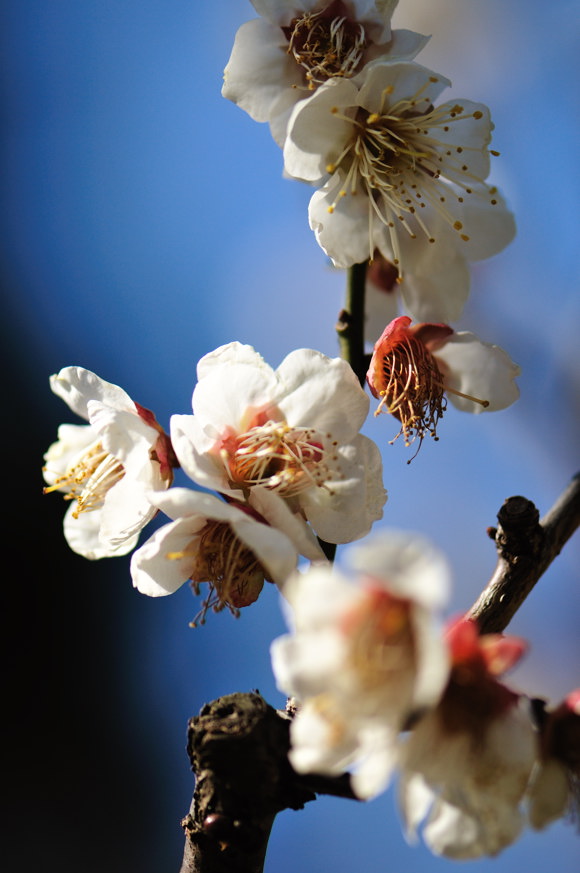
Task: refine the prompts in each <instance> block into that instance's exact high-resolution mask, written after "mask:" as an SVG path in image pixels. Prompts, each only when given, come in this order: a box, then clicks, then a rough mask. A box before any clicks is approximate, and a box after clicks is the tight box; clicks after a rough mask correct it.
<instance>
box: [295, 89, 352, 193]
mask: <svg viewBox="0 0 580 873" xmlns="http://www.w3.org/2000/svg"><path fill="white" fill-rule="evenodd" d="M356 100H357V88H356V86H355V85H354V84H353V83H352V82H351V81H349V80H348V79H339V78H335V79H329V80H328V82H326V83H325V84H324V85H321V86H320V87H319V88H317V90H316V91H315V92H314V94H313V95H312V97H309V98H308V99H307V100H302V101H300V103H298V104H297V106H296V107H295V109H294V111H293V112H292V115H291V116H290V120H289V122H288V131H287V136H286V142H285V143H284V167H285V169H286V172H287V173H288V174H289V175H290V176H293V177H294V178H296V179H303V180H305V181H309V182H315V181H318V180H320V179H322V178H323V177H324V176H325V175H326V174H327V172H328V170H327V167H328V165H329V164H333V163H334V162H335V161H336V160H337V159H338V158H339V157H340V154H341V152H342V149H343V147H344V145H345V143H347V142H348V140H349V139H350V138H351V136H352V131H353V125H352V121H351V120H346V119H345V118H344V117H343V113H344V112H345V111H346V109H347V108H348V107H351V106H353V105H356Z"/></svg>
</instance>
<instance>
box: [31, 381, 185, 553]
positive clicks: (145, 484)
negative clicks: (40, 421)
mask: <svg viewBox="0 0 580 873" xmlns="http://www.w3.org/2000/svg"><path fill="white" fill-rule="evenodd" d="M50 387H51V388H52V390H53V391H54V393H55V394H57V395H58V396H59V397H60V398H61V399H62V400H64V401H65V403H67V404H68V405H69V407H70V408H71V409H72V411H73V412H75V413H76V414H77V415H79V416H80V417H81V418H84V419H86V420H88V421H89V422H90V423H89V424H88V425H73V424H63V425H61V426H60V428H59V430H58V441H57V442H55V443H53V444H52V445H51V446H50V448H49V449H48V451H47V452H46V454H45V456H44V459H45V462H46V464H45V467H44V468H43V474H44V479H45V481H46V482H47V487H46V488H45V489H44V490H45V492H49V491H61V492H63V493H64V497H65V500H69V501H71V506H70V507H69V509H68V511H67V513H66V515H65V519H64V535H65V537H66V540H67V542H68V544H69V546H70V547H71V549H72V550H73V551H74V552H77V553H78V554H79V555H83V556H84V557H85V558H91V559H95V558H106V557H112V556H113V555H124V554H126V553H127V552H129V551H131V549H132V548H134V546H135V545H136V543H137V539H138V537H139V532H140V531H141V530H142V528H143V527H144V526H145V525H146V524H147V522H148V521H150V520H151V519H152V518H153V516H154V515H155V513H156V511H157V510H156V509H155V508H154V507H153V506H152V505H151V503H150V502H149V500H148V499H147V492H148V491H150V490H163V489H165V488H167V487H169V485H170V484H171V481H172V479H173V470H172V467H173V466H175V465H176V461H175V458H174V455H173V451H172V449H171V443H170V441H169V437H168V436H167V434H165V433H164V432H163V430H162V428H161V427H160V425H159V424H158V423H157V421H156V420H155V416H154V415H153V413H152V412H150V411H149V410H148V409H145V408H144V407H142V406H140V405H139V404H138V403H134V402H133V401H132V400H131V398H130V397H129V395H128V394H126V393H125V391H123V389H122V388H119V386H118V385H112V384H111V383H109V382H105V381H104V380H103V379H100V378H99V377H98V376H96V375H95V374H94V373H91V372H90V371H89V370H85V369H83V368H82V367H65V368H64V369H63V370H61V371H60V373H58V374H57V375H54V376H51V378H50Z"/></svg>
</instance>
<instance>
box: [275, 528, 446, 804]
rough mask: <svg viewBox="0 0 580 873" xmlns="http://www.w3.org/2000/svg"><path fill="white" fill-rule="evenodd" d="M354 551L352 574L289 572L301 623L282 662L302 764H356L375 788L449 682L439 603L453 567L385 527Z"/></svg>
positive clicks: (281, 651)
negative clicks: (414, 721)
mask: <svg viewBox="0 0 580 873" xmlns="http://www.w3.org/2000/svg"><path fill="white" fill-rule="evenodd" d="M345 555H346V560H347V562H348V564H349V566H350V571H351V572H350V574H349V576H348V577H345V576H343V575H342V574H341V573H340V571H338V570H337V569H336V567H334V568H324V567H315V568H312V569H310V570H309V571H307V572H306V573H304V574H301V575H299V574H295V575H294V576H292V577H291V578H290V579H289V581H288V582H287V584H286V588H285V591H284V593H285V596H286V598H287V600H288V603H289V605H290V609H289V622H290V624H291V626H292V628H293V632H292V634H291V635H288V636H284V637H280V638H279V639H277V640H275V641H274V643H273V645H272V664H273V669H274V674H275V676H276V681H277V684H278V687H279V688H280V690H281V691H283V692H285V693H286V694H288V695H292V696H294V697H295V698H296V700H297V702H298V711H297V714H296V716H295V717H294V719H293V721H292V725H291V728H290V730H291V746H292V748H291V751H290V761H291V763H292V765H293V767H294V768H295V769H296V770H297V771H299V772H310V773H326V774H329V775H337V774H339V773H342V772H343V771H344V769H345V768H347V767H350V766H353V765H354V767H355V770H354V773H353V777H352V778H353V787H354V789H355V791H356V793H357V794H358V795H359V796H360V797H370V796H372V795H374V794H377V793H378V792H379V791H381V790H382V789H384V788H385V787H386V785H387V784H388V781H389V779H390V776H391V773H392V770H393V767H394V766H395V763H396V758H397V737H398V733H399V731H400V730H401V729H402V728H403V727H404V725H405V724H406V722H407V720H408V719H409V718H410V717H411V716H413V715H414V714H415V713H417V712H418V711H421V710H422V709H423V707H425V706H432V705H434V704H435V703H436V702H437V701H438V699H439V696H440V694H441V692H442V691H443V689H444V687H445V684H446V682H447V675H448V655H447V650H446V646H445V644H444V642H443V639H442V637H441V635H440V634H439V632H438V629H437V625H436V622H435V619H434V616H433V613H434V611H435V610H436V609H438V608H439V607H440V606H441V605H442V604H443V601H444V599H445V597H446V594H447V587H448V569H447V565H446V563H445V561H444V559H443V557H442V556H441V555H440V554H439V552H437V551H436V550H435V549H434V548H433V547H432V546H431V545H430V544H428V543H427V542H425V541H424V540H422V539H421V538H420V537H417V536H415V535H411V534H404V533H395V532H391V533H386V532H385V533H383V532H381V533H377V534H375V535H374V536H373V537H372V538H371V539H370V540H369V541H367V542H366V543H365V544H364V545H358V546H351V547H350V548H349V549H348V550H347V551H346V552H345ZM353 576H354V579H353V578H352V577H353Z"/></svg>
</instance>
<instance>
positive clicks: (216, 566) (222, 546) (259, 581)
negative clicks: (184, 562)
mask: <svg viewBox="0 0 580 873" xmlns="http://www.w3.org/2000/svg"><path fill="white" fill-rule="evenodd" d="M166 557H167V558H168V559H173V560H175V559H181V558H184V557H190V558H191V559H192V560H193V567H192V571H191V575H190V581H191V585H192V588H193V591H194V593H195V594H199V592H200V587H199V586H200V585H201V584H202V583H204V582H207V583H208V584H209V593H208V595H207V597H206V598H205V600H204V601H203V604H202V607H201V609H200V610H199V612H198V613H197V615H196V616H195V618H194V619H193V621H192V622H190V625H191V626H192V627H196V626H197V625H198V624H204V622H205V619H206V615H207V613H208V611H209V610H210V609H211V610H212V611H213V612H221V611H222V609H224V608H225V607H227V608H228V609H229V610H230V612H231V613H232V614H233V615H235V616H236V617H237V616H239V610H240V608H241V607H244V606H249V605H250V604H251V603H253V602H254V601H255V600H257V598H258V595H259V594H260V591H261V590H262V587H263V584H264V580H265V579H267V575H266V571H265V570H264V568H263V566H262V565H261V564H260V562H259V561H258V559H257V558H256V555H255V554H254V552H252V550H251V549H250V548H248V546H246V544H245V543H243V542H242V540H240V538H239V537H238V536H236V534H235V533H234V531H233V529H232V526H231V525H230V524H228V523H227V522H224V521H215V520H209V521H208V522H207V523H206V525H205V527H204V528H203V529H202V531H201V533H200V534H198V536H197V537H196V538H195V540H193V541H192V543H191V544H190V546H189V547H188V548H186V549H185V550H184V551H181V552H170V553H169V554H168V555H167V556H166Z"/></svg>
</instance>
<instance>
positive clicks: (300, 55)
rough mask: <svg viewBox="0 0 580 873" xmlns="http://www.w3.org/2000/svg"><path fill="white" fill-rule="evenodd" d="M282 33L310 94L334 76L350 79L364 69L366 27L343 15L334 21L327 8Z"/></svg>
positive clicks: (295, 22)
mask: <svg viewBox="0 0 580 873" xmlns="http://www.w3.org/2000/svg"><path fill="white" fill-rule="evenodd" d="M283 31H284V33H285V34H286V37H287V39H288V50H287V51H288V54H289V55H292V57H293V58H294V60H295V61H296V63H297V64H299V65H300V66H301V67H303V69H304V71H305V77H306V81H307V83H308V88H309V89H310V90H313V89H314V88H315V87H316V86H317V85H321V84H323V83H324V82H326V81H327V80H328V79H330V78H332V77H335V76H341V77H343V78H349V77H350V76H353V75H354V74H355V73H356V71H357V70H358V68H359V66H360V65H361V62H362V59H363V55H364V51H365V48H366V35H365V30H364V27H363V26H362V24H358V23H357V22H354V21H350V20H349V19H348V18H347V17H346V16H344V15H338V16H336V17H331V15H330V14H329V10H328V8H327V9H323V10H321V11H320V12H315V13H308V14H306V15H303V16H302V17H301V18H295V19H294V20H293V21H292V22H291V23H290V25H289V27H285V28H283Z"/></svg>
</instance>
